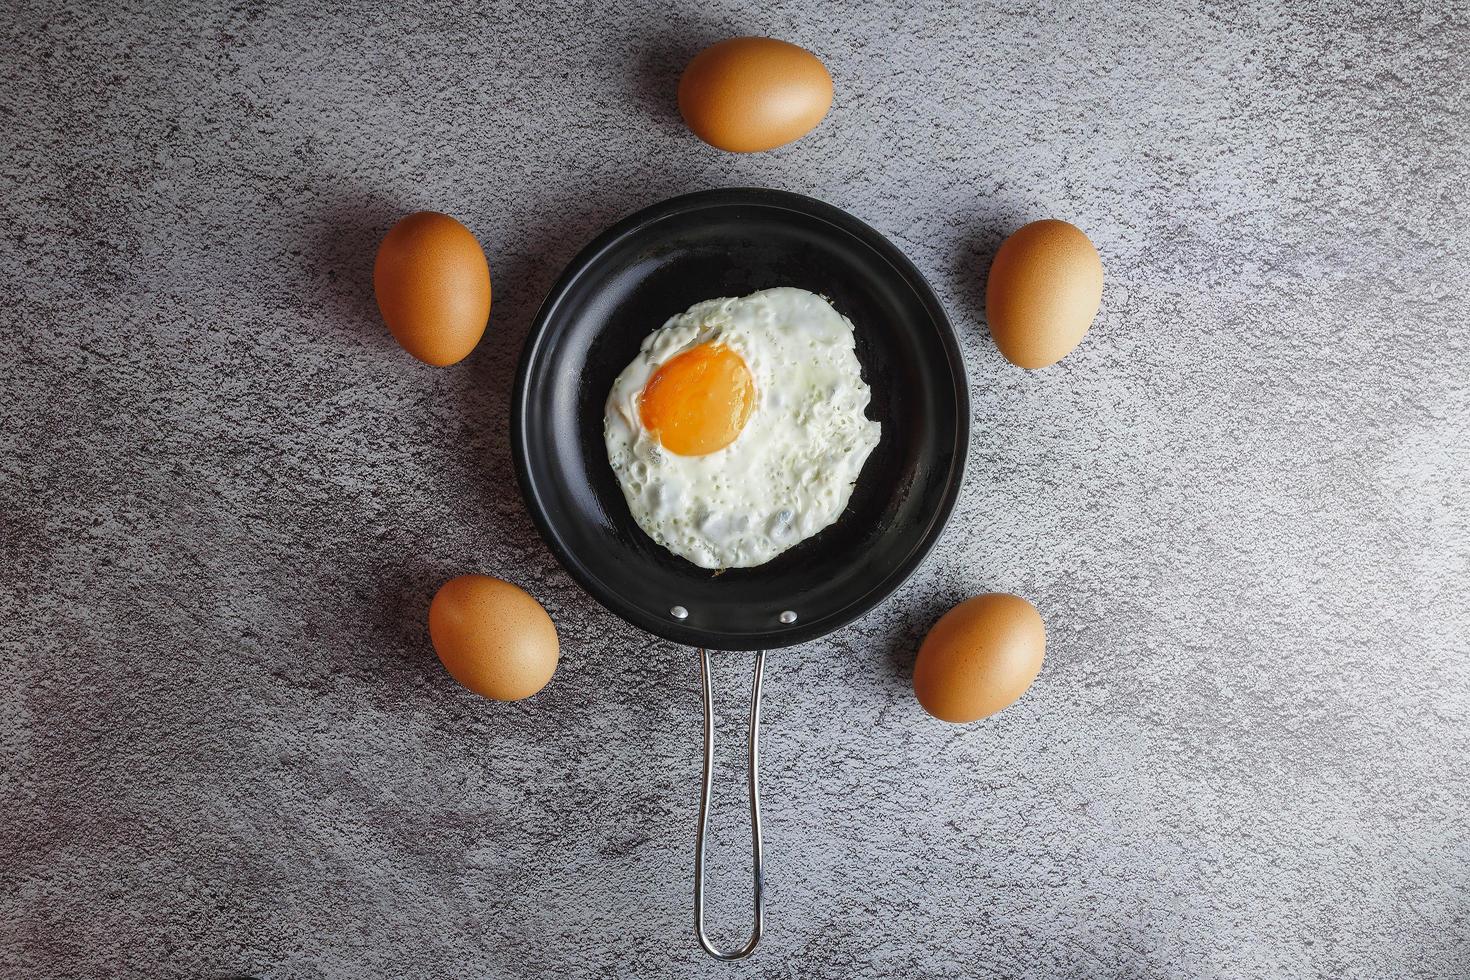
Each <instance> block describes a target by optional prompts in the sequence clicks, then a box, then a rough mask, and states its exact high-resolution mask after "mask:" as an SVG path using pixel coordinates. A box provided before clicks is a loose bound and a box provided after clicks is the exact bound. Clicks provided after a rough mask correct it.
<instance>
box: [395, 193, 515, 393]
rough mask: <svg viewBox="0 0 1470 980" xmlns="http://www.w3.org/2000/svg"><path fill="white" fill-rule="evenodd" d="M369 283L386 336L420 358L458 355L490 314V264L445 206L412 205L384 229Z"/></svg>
mask: <svg viewBox="0 0 1470 980" xmlns="http://www.w3.org/2000/svg"><path fill="white" fill-rule="evenodd" d="M373 291H374V292H375V293H377V296H378V309H380V310H382V311H383V320H384V322H386V323H387V324H388V329H389V331H391V332H392V334H393V339H394V340H396V341H398V343H399V344H401V345H403V349H404V350H406V351H408V352H409V353H410V354H412V355H413V356H414V357H417V358H418V359H419V360H421V361H423V362H424V363H426V364H433V365H435V366H436V367H445V366H447V365H450V364H454V363H456V362H457V361H461V360H463V359H464V357H465V355H467V354H468V353H469V352H470V351H472V350H474V349H475V345H476V344H478V343H479V342H480V338H481V337H482V336H483V335H484V333H485V321H486V320H488V319H489V318H490V266H489V265H488V264H486V262H485V252H484V251H483V250H482V249H481V248H480V243H479V242H477V241H476V240H475V236H474V235H472V234H471V233H470V230H469V229H468V228H466V227H465V226H464V225H462V224H460V223H459V222H458V221H455V220H454V219H453V218H451V217H450V216H449V215H447V214H439V213H437V212H434V211H416V212H414V213H413V214H411V215H409V216H408V217H406V218H404V219H403V220H402V221H400V222H398V224H396V225H394V226H393V227H392V228H391V229H389V231H388V234H387V236H385V237H384V238H383V244H381V245H379V246H378V259H377V261H376V262H375V263H374V264H373Z"/></svg>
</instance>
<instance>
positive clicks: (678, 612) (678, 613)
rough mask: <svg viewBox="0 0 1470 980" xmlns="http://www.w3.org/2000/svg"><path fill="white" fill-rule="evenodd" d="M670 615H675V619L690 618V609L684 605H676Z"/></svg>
mask: <svg viewBox="0 0 1470 980" xmlns="http://www.w3.org/2000/svg"><path fill="white" fill-rule="evenodd" d="M669 615H670V616H673V617H674V618H675V619H688V618H689V610H687V609H685V608H684V607H683V606H675V607H674V608H673V609H670V610H669Z"/></svg>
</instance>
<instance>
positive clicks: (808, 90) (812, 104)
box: [679, 37, 832, 153]
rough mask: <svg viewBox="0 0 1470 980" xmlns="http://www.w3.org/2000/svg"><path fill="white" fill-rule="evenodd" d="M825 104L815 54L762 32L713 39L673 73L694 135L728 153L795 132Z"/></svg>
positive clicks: (823, 76) (771, 145)
mask: <svg viewBox="0 0 1470 980" xmlns="http://www.w3.org/2000/svg"><path fill="white" fill-rule="evenodd" d="M831 107H832V76H831V75H828V74H827V69H826V67H824V66H823V65H822V62H821V60H820V59H818V58H817V56H816V55H814V54H812V53H811V52H810V51H808V50H806V49H805V48H800V47H797V46H796V45H794V44H788V43H787V42H785V41H777V40H775V39H773V38H769V37H737V38H731V39H730V40H728V41H721V42H720V43H719V44H712V45H710V46H709V47H707V48H705V49H704V50H703V51H701V52H699V54H697V55H695V56H694V60H693V61H691V62H689V67H687V68H685V69H684V77H683V78H681V79H679V112H680V113H681V114H682V115H683V116H684V121H685V122H686V123H688V124H689V128H690V129H692V130H693V131H694V135H695V136H698V137H699V138H700V139H702V140H704V141H705V142H706V143H708V144H709V145H710V146H715V147H719V148H720V149H722V150H730V151H731V152H733V153H755V152H758V151H760V150H773V149H775V148H776V147H778V146H782V145H784V144H786V143H790V142H791V141H792V140H796V139H800V138H801V137H803V136H805V135H806V134H807V133H809V132H811V131H812V130H813V129H815V128H816V126H817V123H819V122H821V121H822V117H824V116H825V115H827V110H828V109H830V108H831Z"/></svg>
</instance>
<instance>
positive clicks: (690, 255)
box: [511, 188, 969, 959]
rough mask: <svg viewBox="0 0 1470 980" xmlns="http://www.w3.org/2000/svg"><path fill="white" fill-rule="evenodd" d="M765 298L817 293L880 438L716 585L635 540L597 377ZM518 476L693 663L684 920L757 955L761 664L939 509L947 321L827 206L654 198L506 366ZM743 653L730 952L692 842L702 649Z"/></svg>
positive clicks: (910, 561) (889, 567)
mask: <svg viewBox="0 0 1470 980" xmlns="http://www.w3.org/2000/svg"><path fill="white" fill-rule="evenodd" d="M772 286H796V287H799V288H802V289H807V290H810V291H812V292H814V293H818V294H821V295H823V296H825V297H827V299H828V300H829V301H830V302H831V303H832V305H833V306H834V307H836V308H837V310H838V311H839V312H841V313H842V314H843V315H845V316H846V317H847V318H848V319H850V320H851V321H852V322H853V326H854V329H855V332H856V343H857V348H856V349H857V356H858V360H859V362H860V363H861V364H862V368H863V377H864V378H865V379H866V381H867V382H868V384H869V386H870V387H871V388H872V393H873V394H872V401H871V403H870V404H869V407H868V416H869V417H870V418H873V419H877V420H878V421H879V422H880V423H881V425H882V437H881V440H880V441H879V444H878V447H877V448H876V449H875V450H874V451H873V453H872V455H871V456H870V457H869V458H868V461H867V463H866V465H865V466H864V467H863V470H862V473H861V474H860V476H859V478H858V481H857V484H856V486H855V488H854V490H853V493H852V498H851V501H850V503H849V504H848V507H847V509H846V511H844V512H843V514H842V516H841V517H840V518H839V519H838V520H837V522H836V523H835V524H833V525H832V526H831V527H829V528H827V529H826V530H824V531H823V532H821V533H820V534H818V535H816V536H814V537H812V538H810V539H808V540H806V541H804V542H802V543H801V544H799V545H797V546H796V547H794V548H792V549H790V550H789V551H787V552H785V553H784V554H782V555H780V556H778V557H777V558H775V559H773V560H772V561H770V562H767V563H766V564H764V565H761V566H758V567H755V568H740V569H729V570H726V571H724V572H722V573H719V574H716V573H713V572H711V571H709V570H707V569H703V568H699V567H697V566H695V565H694V564H692V563H690V562H688V561H685V560H684V559H682V558H679V557H676V556H674V555H673V554H671V553H670V552H668V551H666V550H664V549H663V548H662V547H661V546H659V545H657V544H655V543H654V542H653V541H652V539H650V538H649V537H648V536H647V535H645V534H644V533H643V531H642V530H641V529H639V527H638V525H637V524H636V523H635V522H634V520H633V517H632V514H631V513H629V511H628V506H627V503H626V502H625V500H624V498H623V494H622V491H621V489H620V488H619V486H618V482H617V479H616V477H615V476H614V474H613V471H612V468H611V466H610V465H609V463H608V459H607V450H606V447H605V444H604V442H603V432H602V429H603V408H604V403H605V402H606V399H607V396H608V392H609V391H610V390H611V388H612V383H613V380H614V378H615V377H616V376H617V375H618V373H619V372H620V371H622V369H623V368H624V367H625V366H627V364H628V363H629V362H630V361H632V359H633V357H634V355H636V354H637V352H638V349H639V345H640V344H641V343H642V341H643V338H644V337H645V336H646V335H647V334H648V333H650V332H652V331H653V330H655V329H657V328H658V327H660V326H662V325H663V323H664V322H665V321H666V320H667V319H668V318H669V317H671V316H674V315H676V314H679V313H682V312H684V311H685V310H686V309H688V308H689V307H690V306H693V305H694V304H695V303H697V302H699V301H701V300H707V299H711V298H714V297H719V296H744V295H746V294H748V293H752V292H755V291H756V290H759V289H765V288H768V287H772ZM512 406H513V407H512V425H511V432H512V443H513V446H512V448H513V453H514V457H515V466H516V475H517V478H518V480H519V482H520V485H521V490H522V492H523V494H524V495H525V500H526V506H527V509H528V510H529V512H530V514H531V518H532V520H533V521H534V522H535V524H536V527H537V529H538V530H539V531H540V533H541V536H542V537H543V538H545V540H546V543H547V545H548V546H549V547H550V549H551V551H552V553H553V554H554V555H555V556H556V557H557V559H558V560H559V561H560V562H561V564H562V565H563V566H565V568H566V569H567V571H568V572H569V573H570V574H571V575H572V577H573V578H575V579H576V580H577V581H578V582H579V583H580V584H581V585H582V587H583V588H585V589H586V590H587V591H588V592H589V593H591V595H592V596H593V598H595V599H597V600H598V601H599V602H601V603H602V604H603V605H604V606H606V607H607V608H608V609H609V610H611V611H612V612H613V613H615V614H617V615H618V616H620V617H622V618H623V619H624V620H626V621H628V622H629V623H632V624H633V625H634V626H637V627H639V628H640V629H643V630H646V631H647V632H649V633H652V634H654V635H655V636H659V637H663V638H664V639H666V640H671V641H673V642H675V643H680V644H684V645H687V646H691V647H696V648H698V649H699V653H700V667H701V670H700V679H701V687H702V691H703V695H704V698H703V700H704V772H703V785H702V789H701V795H700V807H699V820H698V824H697V830H696V842H695V872H694V919H695V931H696V935H697V936H698V938H699V942H700V945H701V946H703V947H704V949H705V951H706V952H708V953H709V954H710V955H711V956H714V957H716V958H718V959H740V958H742V957H744V956H748V955H749V954H750V953H751V952H753V951H754V950H755V947H756V945H757V943H759V941H760V938H761V931H762V929H763V926H764V892H763V888H764V871H763V868H762V863H761V829H760V793H759V786H758V779H757V775H758V769H759V748H760V743H759V735H760V696H761V674H762V669H763V667H764V663H765V651H767V650H772V649H777V648H780V647H787V646H791V645H793V644H797V643H802V642H805V641H807V640H812V639H815V638H817V637H820V636H823V635H825V634H826V633H829V632H831V631H833V630H835V629H838V628H839V627H841V626H844V625H846V624H848V623H850V622H852V621H853V620H854V619H857V618H858V617H859V616H861V615H863V614H864V613H866V612H868V611H869V610H870V609H872V608H873V607H874V606H876V605H878V603H880V602H882V601H883V600H884V599H885V598H887V597H888V596H889V595H890V594H892V593H893V591H894V590H895V589H897V588H898V587H899V586H900V585H902V584H903V582H904V580H905V579H907V578H908V577H909V575H911V574H912V573H913V571H914V570H915V569H916V568H917V567H918V566H919V563H920V562H922V561H923V559H924V557H925V556H926V555H927V554H928V553H929V551H930V549H931V548H932V547H933V546H934V543H935V541H936V540H937V539H938V537H939V535H940V533H941V532H942V531H943V529H944V524H945V522H946V521H947V520H948V518H949V514H950V511H951V510H952V509H953V507H954V502H955V497H956V495H957V494H958V492H959V488H960V482H961V478H962V476H963V469H964V460H965V451H966V447H967V445H968V441H969V392H968V390H967V388H966V385H965V370H964V364H963V362H962V360H961V357H960V351H959V346H958V345H957V344H956V342H955V338H954V333H953V331H952V330H951V329H950V325H949V321H948V319H947V318H946V317H945V314H944V310H943V308H942V307H941V306H940V304H939V301H938V299H937V298H936V297H935V296H934V292H933V290H931V289H930V288H929V285H928V283H926V282H925V281H924V277H923V276H922V275H921V274H920V273H919V271H918V269H916V268H915V267H914V265H913V264H912V263H911V262H909V260H908V259H907V258H905V257H904V255H903V253H901V252H900V251H899V250H898V249H897V248H895V247H894V246H893V245H892V244H891V243H889V242H888V241H887V240H886V239H885V238H883V236H882V235H880V234H879V233H878V232H876V231H874V230H873V229H872V228H870V227H869V226H868V225H866V224H864V223H863V222H861V221H859V220H858V219H856V218H854V217H852V216H851V215H849V214H847V213H846V212H844V211H841V210H839V209H838V208H835V207H833V206H831V205H829V204H824V203H822V202H821V201H817V200H814V199H812V198H809V197H803V196H801V195H798V194H791V193H787V192H784V191H775V190H766V189H759V188H742V189H729V190H716V191H706V192H701V193H697V194H689V195H685V196H683V197H676V198H673V199H671V200H668V201H664V202H663V203H661V204H655V205H653V206H652V207H649V208H646V209H644V210H642V211H639V212H638V213H636V214H634V215H632V216H630V217H628V218H625V219H624V220H622V221H620V222H618V223H617V224H615V225H613V226H612V227H611V228H609V229H608V230H607V231H605V232H603V233H602V234H601V235H599V236H598V237H597V238H596V239H594V240H593V241H592V242H591V244H589V245H587V247H586V248H584V249H583V250H582V252H581V253H580V254H578V255H577V257H576V258H574V259H573V260H572V262H571V264H570V265H569V266H568V267H567V269H566V271H565V272H564V273H562V276H561V278H560V279H559V280H558V281H557V283H556V284H555V285H554V286H553V287H552V289H551V292H550V294H549V295H548V296H547V298H546V302H545V303H544V304H543V305H542V307H541V310H540V312H539V313H538V314H537V316H536V320H535V322H534V323H533V324H532V327H531V332H530V335H529V336H528V338H527V340H526V345H525V348H524V350H523V352H522V354H521V363H520V369H519V372H518V375H517V378H516V388H515V392H514V397H513V402H512ZM711 649H713V650H738V651H755V658H754V660H755V665H754V679H753V681H752V690H751V712H750V727H749V733H748V742H747V752H748V759H747V763H748V766H749V802H750V818H751V857H752V864H753V869H752V870H753V873H754V879H755V882H754V894H753V905H754V912H753V920H754V921H753V925H752V929H751V934H750V936H749V938H748V940H747V941H746V942H745V943H744V944H743V945H742V946H741V947H740V948H738V949H735V950H733V951H725V950H721V949H718V948H716V947H715V946H714V945H713V944H712V943H711V942H710V940H709V938H708V937H707V936H706V934H705V929H704V889H703V879H704V851H705V848H704V838H705V827H706V825H707V822H708V814H709V797H710V784H711V759H712V756H713V752H714V734H715V733H714V712H713V704H714V700H713V698H714V695H713V690H712V684H711V681H710V661H709V651H710V650H711Z"/></svg>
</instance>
